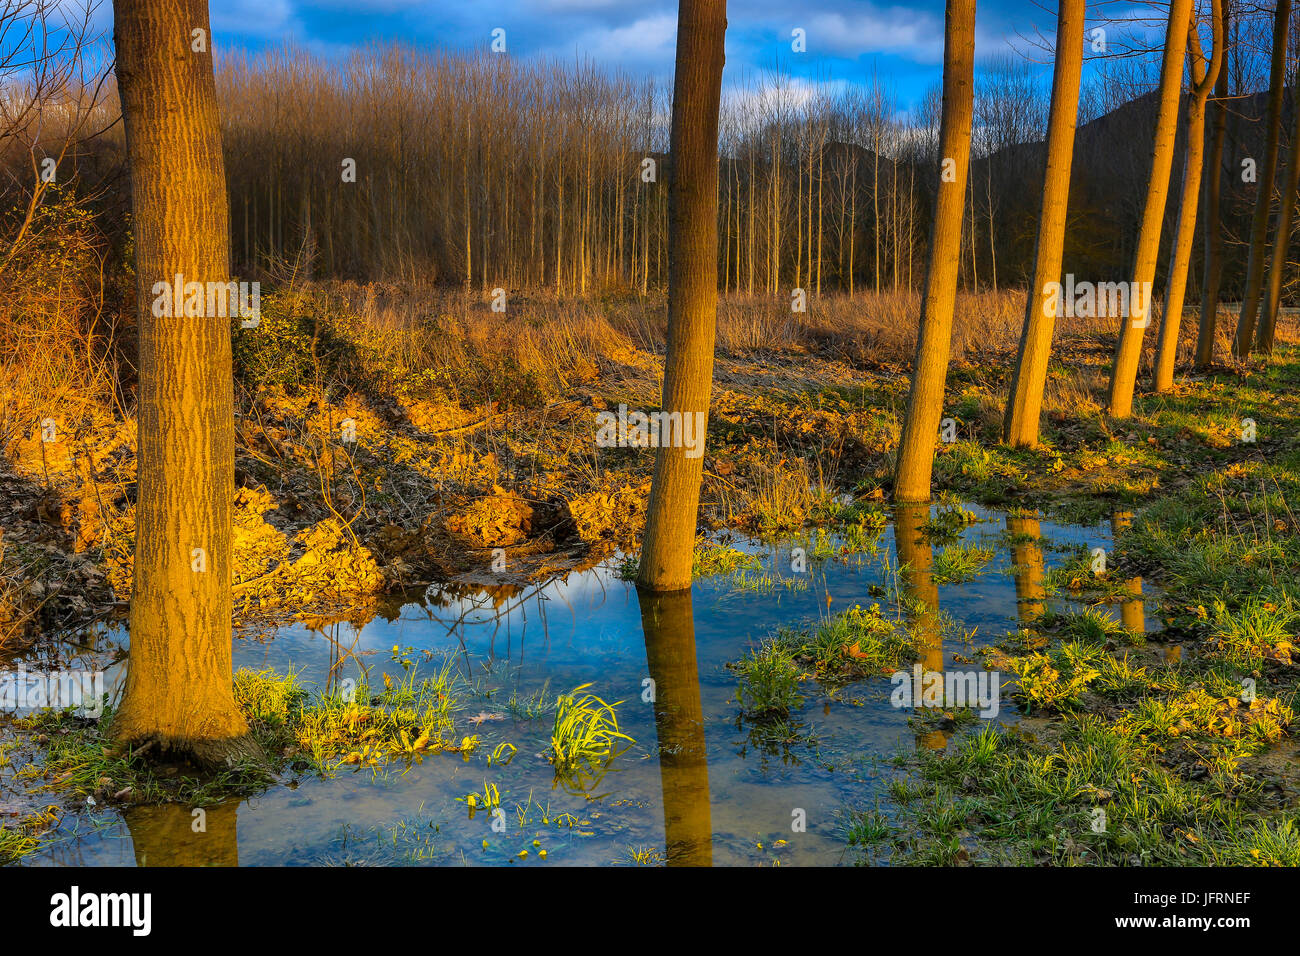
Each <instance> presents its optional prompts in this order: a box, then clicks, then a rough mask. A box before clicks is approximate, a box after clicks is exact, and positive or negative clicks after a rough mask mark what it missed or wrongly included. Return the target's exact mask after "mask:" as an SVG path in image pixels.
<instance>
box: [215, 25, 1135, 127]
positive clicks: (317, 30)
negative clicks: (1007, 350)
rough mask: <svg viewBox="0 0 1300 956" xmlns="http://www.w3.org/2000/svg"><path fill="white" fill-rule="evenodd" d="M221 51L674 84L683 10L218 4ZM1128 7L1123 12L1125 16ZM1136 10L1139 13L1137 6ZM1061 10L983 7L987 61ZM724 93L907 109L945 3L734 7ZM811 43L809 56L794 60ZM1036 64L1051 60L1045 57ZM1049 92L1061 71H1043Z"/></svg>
mask: <svg viewBox="0 0 1300 956" xmlns="http://www.w3.org/2000/svg"><path fill="white" fill-rule="evenodd" d="M210 3H211V11H212V23H213V31H214V34H215V36H216V39H217V41H218V43H223V42H224V43H225V44H227V45H229V46H236V47H242V48H245V49H249V50H257V49H261V48H264V47H266V46H268V45H277V44H279V43H282V42H284V41H286V40H292V41H294V42H296V43H299V44H301V45H304V46H307V47H309V48H311V49H312V50H314V51H316V52H318V53H320V54H323V55H327V56H331V55H340V54H344V53H346V52H347V51H348V50H350V49H353V48H355V47H357V46H363V45H365V44H367V43H371V42H375V41H386V40H400V41H402V42H406V43H410V44H413V45H416V46H442V47H447V48H452V49H464V50H468V49H474V48H484V47H486V46H487V45H488V43H489V42H490V39H491V32H492V30H493V29H494V28H497V27H500V28H503V29H504V30H505V31H506V43H507V47H508V51H509V53H510V54H511V55H513V56H515V57H521V58H524V57H538V56H541V57H560V58H565V59H568V58H573V57H575V56H586V57H589V58H591V59H592V60H594V61H596V62H597V63H599V64H601V65H603V66H605V67H607V68H611V69H618V68H621V69H624V70H626V71H628V72H629V73H633V74H637V75H645V74H654V75H657V76H660V77H664V78H666V77H669V76H671V75H672V68H673V44H674V38H675V31H676V19H677V0H210ZM1115 5H1116V6H1118V5H1119V4H1115ZM1137 5H1138V3H1137V2H1136V0H1135V2H1134V3H1133V4H1132V6H1137ZM1055 6H1056V5H1055V3H1053V2H1050V0H1047V2H1043V3H1041V4H1040V3H1036V2H1034V0H981V2H980V4H979V9H978V15H977V37H976V54H977V56H978V57H987V56H989V55H994V54H999V53H1004V52H1006V51H1007V50H1010V49H1012V48H1013V47H1014V48H1018V49H1022V50H1023V49H1029V48H1030V42H1029V41H1030V40H1031V39H1032V38H1033V37H1035V35H1036V34H1039V33H1041V34H1044V35H1046V36H1048V37H1050V36H1051V34H1052V33H1053V31H1054V28H1055V21H1056V13H1055ZM728 7H729V9H728V21H729V25H728V31H727V72H726V78H725V83H726V84H727V85H729V86H739V85H740V84H742V83H743V82H744V81H745V80H746V78H747V77H748V78H753V77H755V76H756V75H757V74H758V73H759V72H760V71H762V70H765V69H771V68H772V67H773V66H774V64H775V63H776V62H777V58H778V57H779V58H780V61H781V64H782V66H783V68H784V69H785V70H786V71H787V72H788V73H790V74H792V75H793V76H795V77H799V78H801V79H802V80H804V81H806V82H809V83H827V82H831V83H837V82H838V83H844V82H849V83H852V82H854V81H856V80H861V79H864V78H866V77H868V76H870V75H871V73H872V72H873V71H874V72H875V73H876V75H878V76H879V77H880V78H881V79H882V80H884V81H885V82H886V83H887V84H888V85H890V86H891V87H892V88H893V89H894V90H895V92H896V94H897V96H898V100H899V102H898V106H899V107H900V108H902V109H906V108H908V107H909V106H910V105H912V104H913V103H915V102H916V101H917V100H919V98H920V97H921V96H922V95H923V94H924V93H925V91H926V89H927V88H928V87H931V86H933V85H934V84H936V83H937V82H938V80H939V77H940V68H941V61H942V56H943V10H944V3H943V0H912V2H911V3H892V2H885V0H880V2H875V0H732V2H730V3H729V4H728ZM795 28H800V29H803V30H804V31H806V36H807V46H808V49H807V52H806V53H804V54H801V55H796V54H794V53H793V52H792V51H791V31H792V30H794V29H795ZM1034 58H1035V59H1037V60H1040V61H1041V60H1043V59H1044V55H1043V54H1042V52H1041V51H1034ZM1040 69H1041V71H1042V75H1043V77H1044V80H1045V81H1046V80H1048V79H1050V68H1049V67H1048V66H1046V65H1044V66H1042V67H1041V68H1040Z"/></svg>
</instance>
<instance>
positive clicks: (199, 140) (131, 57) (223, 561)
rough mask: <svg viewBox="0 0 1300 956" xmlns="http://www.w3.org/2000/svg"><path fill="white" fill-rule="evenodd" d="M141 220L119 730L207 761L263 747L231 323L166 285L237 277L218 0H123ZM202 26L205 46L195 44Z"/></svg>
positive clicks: (122, 50)
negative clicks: (251, 700)
mask: <svg viewBox="0 0 1300 956" xmlns="http://www.w3.org/2000/svg"><path fill="white" fill-rule="evenodd" d="M113 9H114V43H115V46H116V52H117V81H118V89H119V91H120V94H121V99H122V112H123V117H124V121H125V127H126V144H127V158H128V161H129V164H130V170H131V199H132V211H133V214H134V218H135V222H134V229H135V242H136V276H137V279H136V286H137V307H138V310H139V317H140V319H139V322H140V324H139V329H140V332H139V335H140V340H139V410H138V427H139V439H138V443H139V450H138V460H139V479H138V496H137V503H136V516H135V523H136V526H135V572H134V573H135V580H134V590H133V591H132V595H131V611H130V635H131V648H130V661H129V665H128V671H127V680H126V692H125V696H124V698H123V701H122V706H121V708H120V709H119V710H118V712H117V715H116V718H115V721H114V724H113V728H112V732H113V735H114V737H115V738H116V739H118V740H120V741H123V742H127V743H139V742H142V741H145V740H153V741H157V742H158V744H159V745H160V747H159V749H160V750H173V751H177V752H179V753H182V754H184V755H187V756H189V757H191V758H194V759H196V760H197V761H199V762H200V763H202V764H208V765H221V764H225V763H227V762H228V761H229V760H231V759H233V758H236V757H249V756H254V755H255V753H256V750H255V748H254V747H253V745H252V743H251V739H250V738H249V736H248V725H247V723H246V722H245V720H244V718H243V716H242V715H241V714H240V712H239V710H238V708H237V707H236V706H235V701H234V695H233V693H232V689H231V596H230V595H231V591H230V581H231V566H230V565H231V501H232V498H233V493H234V400H233V394H232V390H233V385H232V378H231V357H230V320H229V319H227V318H205V317H203V316H193V317H185V316H182V317H179V318H176V317H156V316H154V314H153V308H152V304H153V302H154V299H155V293H154V291H153V289H154V286H155V283H159V282H166V283H169V284H171V283H174V282H175V281H176V277H177V276H182V277H183V281H184V282H191V281H193V282H200V283H205V284H206V283H208V282H226V281H227V280H228V279H229V261H228V255H229V248H228V241H229V235H228V230H227V217H228V212H227V204H226V179H225V172H224V168H223V166H222V157H221V135H220V127H219V125H218V114H217V101H216V92H215V87H214V82H213V72H212V54H211V52H210V51H211V45H210V43H211V33H210V30H209V26H208V5H207V3H206V2H205V0H117V2H115V3H114V5H113ZM195 30H202V31H203V36H204V38H205V39H206V40H207V43H206V44H205V45H204V52H195V51H194V50H192V48H191V38H192V31H195Z"/></svg>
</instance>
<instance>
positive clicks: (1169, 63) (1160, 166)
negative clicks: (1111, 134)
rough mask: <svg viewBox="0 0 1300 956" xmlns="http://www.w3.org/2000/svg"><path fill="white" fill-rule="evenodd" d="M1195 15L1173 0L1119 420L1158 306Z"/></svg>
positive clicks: (1120, 363) (1118, 379)
mask: <svg viewBox="0 0 1300 956" xmlns="http://www.w3.org/2000/svg"><path fill="white" fill-rule="evenodd" d="M1191 15H1192V0H1170V3H1169V23H1168V25H1167V27H1166V29H1165V48H1164V57H1163V59H1162V60H1161V63H1160V92H1159V107H1158V110H1157V113H1156V127H1155V137H1154V139H1153V141H1152V146H1151V174H1150V177H1149V178H1148V179H1147V190H1146V199H1145V201H1144V203H1143V207H1142V219H1141V225H1140V227H1139V228H1138V240H1137V246H1136V247H1135V249H1134V251H1133V269H1132V271H1131V272H1130V275H1131V276H1132V277H1133V278H1132V284H1131V286H1130V288H1129V295H1128V300H1129V302H1128V306H1129V308H1128V314H1127V315H1121V316H1120V327H1119V336H1118V339H1117V341H1116V344H1115V358H1114V361H1113V363H1112V364H1111V369H1110V390H1109V393H1108V394H1107V397H1106V410H1107V412H1108V413H1109V414H1110V415H1111V416H1112V417H1114V418H1128V417H1129V415H1131V414H1132V413H1133V388H1134V386H1135V384H1136V382H1137V371H1138V360H1139V359H1140V358H1141V356H1142V337H1143V335H1144V334H1145V332H1146V327H1147V325H1148V323H1149V322H1150V318H1151V310H1152V308H1153V303H1152V301H1151V298H1152V297H1151V296H1150V295H1149V294H1148V292H1147V290H1149V289H1151V288H1152V286H1153V284H1154V282H1155V274H1156V259H1157V258H1158V257H1159V255H1160V231H1161V228H1162V227H1163V222H1164V216H1165V200H1166V198H1167V196H1168V194H1169V174H1170V172H1171V170H1172V168H1173V163H1174V141H1175V138H1176V134H1177V130H1178V101H1179V98H1180V93H1181V91H1182V74H1183V57H1184V55H1185V54H1186V52H1187V25H1188V23H1189V22H1190V21H1191Z"/></svg>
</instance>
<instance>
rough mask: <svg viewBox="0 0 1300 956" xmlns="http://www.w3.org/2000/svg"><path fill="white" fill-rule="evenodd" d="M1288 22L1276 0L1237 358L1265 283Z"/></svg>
mask: <svg viewBox="0 0 1300 956" xmlns="http://www.w3.org/2000/svg"><path fill="white" fill-rule="evenodd" d="M1290 22H1291V0H1277V10H1276V12H1275V13H1274V15H1273V59H1272V64H1271V66H1270V67H1269V81H1268V129H1267V139H1266V140H1265V142H1264V162H1263V163H1262V164H1261V167H1260V169H1259V170H1258V188H1257V189H1256V192H1255V216H1254V219H1253V221H1252V222H1251V228H1250V255H1249V258H1248V259H1247V260H1246V291H1245V294H1244V295H1243V296H1242V297H1241V315H1239V316H1238V317H1237V336H1236V338H1235V339H1234V340H1233V343H1232V351H1233V354H1234V355H1236V356H1237V358H1238V359H1245V358H1247V357H1249V355H1250V347H1251V344H1252V343H1253V342H1254V340H1255V316H1256V313H1257V312H1258V311H1259V296H1260V289H1261V288H1262V286H1263V284H1264V256H1265V254H1266V249H1267V246H1268V207H1269V204H1270V203H1271V202H1272V201H1273V179H1274V177H1275V175H1276V173H1277V151H1278V139H1279V138H1280V136H1281V131H1282V95H1283V93H1284V92H1285V90H1284V86H1285V85H1286V53H1287V49H1286V38H1287V29H1288V27H1289V26H1290Z"/></svg>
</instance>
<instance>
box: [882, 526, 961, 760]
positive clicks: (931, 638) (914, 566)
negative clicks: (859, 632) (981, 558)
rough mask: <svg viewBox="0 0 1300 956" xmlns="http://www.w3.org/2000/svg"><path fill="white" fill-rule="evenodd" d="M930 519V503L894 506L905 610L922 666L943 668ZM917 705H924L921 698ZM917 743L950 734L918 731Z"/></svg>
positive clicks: (931, 745)
mask: <svg viewBox="0 0 1300 956" xmlns="http://www.w3.org/2000/svg"><path fill="white" fill-rule="evenodd" d="M929 520H930V506H929V505H928V504H920V505H911V504H900V505H895V506H894V550H895V551H896V552H897V553H898V564H899V576H900V577H901V578H902V581H903V594H904V596H905V597H906V598H907V599H908V600H907V601H906V602H905V612H906V614H907V617H908V622H909V623H910V625H911V627H912V630H913V632H914V633H915V634H916V635H917V637H918V638H919V640H920V643H921V666H922V667H923V668H925V670H927V671H940V672H941V671H943V669H944V668H943V665H944V656H943V621H942V619H941V618H940V616H939V584H938V582H937V581H935V579H934V573H933V569H934V551H933V549H932V548H931V546H930V539H929V538H928V537H927V536H926V535H925V533H924V532H923V531H922V526H923V525H924V524H925V523H926V522H927V521H929ZM913 706H915V707H917V708H919V707H923V706H924V703H923V702H922V701H921V700H916V701H914V702H913ZM916 745H917V746H918V747H922V748H924V749H926V750H943V749H944V748H945V747H947V746H948V735H947V734H946V733H944V732H943V731H942V730H930V731H926V732H924V733H920V734H917V736H916Z"/></svg>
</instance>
